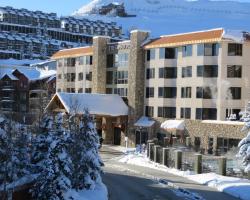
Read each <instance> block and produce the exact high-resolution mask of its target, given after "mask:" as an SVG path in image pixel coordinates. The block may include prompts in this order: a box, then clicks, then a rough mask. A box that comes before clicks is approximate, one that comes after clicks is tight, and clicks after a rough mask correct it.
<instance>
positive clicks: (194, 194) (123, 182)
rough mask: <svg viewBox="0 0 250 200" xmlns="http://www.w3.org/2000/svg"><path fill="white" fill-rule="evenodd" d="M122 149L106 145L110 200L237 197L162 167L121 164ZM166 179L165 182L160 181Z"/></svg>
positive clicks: (104, 155)
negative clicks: (160, 168) (161, 169)
mask: <svg viewBox="0 0 250 200" xmlns="http://www.w3.org/2000/svg"><path fill="white" fill-rule="evenodd" d="M120 156H122V153H121V152H118V151H115V150H113V149H110V148H109V147H107V146H105V147H103V148H102V150H101V157H102V159H103V161H104V163H105V167H104V168H103V169H104V174H103V182H104V183H105V184H106V185H107V187H108V190H109V199H110V200H194V199H197V200H217V199H218V200H237V198H234V197H231V196H229V195H227V194H225V193H222V192H218V191H217V190H216V189H213V188H209V187H207V186H204V185H201V184H198V183H195V182H193V181H190V180H187V179H185V178H183V177H180V176H175V175H172V174H169V173H166V172H162V171H159V170H155V169H151V168H146V167H140V166H134V165H129V164H124V163H119V162H118V161H117V158H119V157H120ZM159 179H163V181H159Z"/></svg>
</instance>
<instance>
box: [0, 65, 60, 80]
mask: <svg viewBox="0 0 250 200" xmlns="http://www.w3.org/2000/svg"><path fill="white" fill-rule="evenodd" d="M16 70H17V71H19V72H20V73H22V74H23V75H24V76H26V77H27V79H29V80H30V81H35V80H40V79H45V78H48V77H50V76H53V75H55V74H56V71H55V70H47V69H40V68H35V67H26V66H18V67H11V66H9V67H0V78H1V77H3V76H4V75H6V74H7V75H8V76H9V77H10V78H11V77H12V79H13V80H14V77H13V76H14V75H13V72H15V71H16Z"/></svg>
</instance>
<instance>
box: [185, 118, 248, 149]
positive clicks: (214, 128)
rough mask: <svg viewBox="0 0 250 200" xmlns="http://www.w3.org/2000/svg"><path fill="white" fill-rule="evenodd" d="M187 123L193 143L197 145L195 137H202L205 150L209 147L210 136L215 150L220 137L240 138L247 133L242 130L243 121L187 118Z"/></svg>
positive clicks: (202, 145)
mask: <svg viewBox="0 0 250 200" xmlns="http://www.w3.org/2000/svg"><path fill="white" fill-rule="evenodd" d="M185 123H186V131H187V135H188V136H189V137H191V145H192V146H195V137H197V138H200V141H201V144H200V146H201V147H202V148H204V149H205V152H207V151H208V149H209V138H211V139H212V140H213V143H212V144H211V145H212V146H211V148H212V149H213V151H215V150H216V149H218V138H224V139H237V140H240V139H242V138H244V137H245V134H246V133H244V132H242V131H241V129H242V128H243V126H244V123H243V122H221V121H208V120H204V121H200V120H185Z"/></svg>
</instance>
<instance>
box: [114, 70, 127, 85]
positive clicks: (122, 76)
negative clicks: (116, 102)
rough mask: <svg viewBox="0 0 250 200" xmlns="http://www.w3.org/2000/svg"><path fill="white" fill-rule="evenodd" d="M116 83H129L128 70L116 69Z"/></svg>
mask: <svg viewBox="0 0 250 200" xmlns="http://www.w3.org/2000/svg"><path fill="white" fill-rule="evenodd" d="M114 82H115V84H127V83H128V71H116V72H114Z"/></svg>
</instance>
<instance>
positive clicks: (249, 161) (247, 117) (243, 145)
mask: <svg viewBox="0 0 250 200" xmlns="http://www.w3.org/2000/svg"><path fill="white" fill-rule="evenodd" d="M241 115H242V118H241V120H242V121H244V122H245V125H244V127H243V129H242V131H248V133H247V136H246V137H245V138H243V139H242V140H241V141H240V143H239V145H238V147H239V148H240V150H239V152H238V154H237V156H238V157H241V158H242V162H243V165H244V166H245V171H246V172H250V113H249V112H248V111H246V112H244V113H241Z"/></svg>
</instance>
